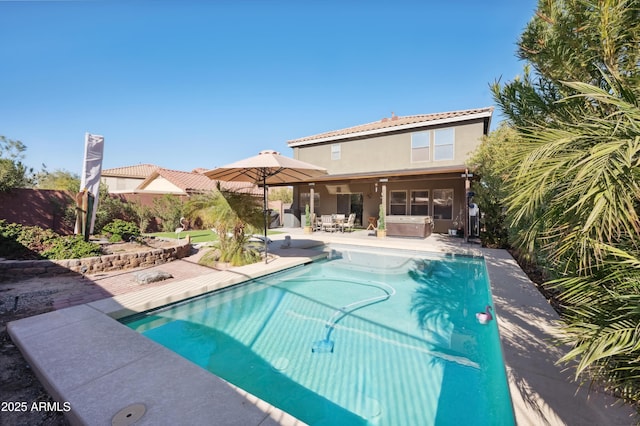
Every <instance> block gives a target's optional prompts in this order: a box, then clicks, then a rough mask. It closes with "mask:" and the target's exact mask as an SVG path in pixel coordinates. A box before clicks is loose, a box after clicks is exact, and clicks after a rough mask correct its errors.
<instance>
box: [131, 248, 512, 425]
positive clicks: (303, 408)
mask: <svg viewBox="0 0 640 426" xmlns="http://www.w3.org/2000/svg"><path fill="white" fill-rule="evenodd" d="M486 305H492V301H491V294H490V290H489V285H488V279H487V272H486V268H485V264H484V260H483V259H482V258H473V257H460V256H444V255H443V256H439V255H425V254H424V253H414V252H405V251H395V252H393V251H389V250H387V249H385V250H384V251H382V250H378V251H376V250H375V249H369V248H367V249H360V248H356V247H349V246H332V251H331V253H330V255H329V258H328V259H327V260H322V261H318V262H313V263H311V264H308V265H304V266H300V267H296V268H293V269H290V270H287V271H284V272H281V273H277V274H273V275H270V276H267V277H264V278H261V279H258V280H252V281H249V282H247V283H245V284H241V285H237V286H234V287H232V288H229V289H226V290H222V291H217V292H215V293H212V294H209V295H205V296H202V297H199V298H197V299H192V300H189V301H186V302H182V303H180V304H177V305H172V306H169V307H165V308H162V309H160V310H155V311H152V312H148V313H145V314H143V315H137V316H135V317H130V318H127V319H124V320H123V322H124V323H125V324H127V325H128V326H129V327H131V328H132V329H134V330H137V331H139V332H140V333H142V334H144V335H145V336H147V337H148V338H150V339H152V340H154V341H156V342H158V343H160V344H162V345H164V346H166V347H167V348H169V349H171V350H173V351H175V352H177V353H179V354H180V355H182V356H184V357H185V358H187V359H189V360H191V361H192V362H194V363H196V364H198V365H200V366H202V367H204V368H206V369H207V370H209V371H211V372H212V373H214V374H216V375H218V376H220V377H222V378H224V379H225V380H227V381H229V382H231V383H233V384H235V385H237V386H239V387H241V388H243V389H245V390H247V391H248V392H250V393H252V394H254V395H256V396H258V397H260V398H261V399H263V400H265V401H268V402H269V403H271V404H273V405H275V406H277V407H279V408H281V409H282V410H284V411H287V412H289V413H291V414H292V415H293V416H295V417H297V418H299V419H300V420H302V421H304V422H306V423H308V424H311V425H369V424H370V425H394V426H395V425H448V424H452V425H460V424H474V425H513V424H515V422H514V417H513V410H512V406H511V399H510V396H509V391H508V387H507V379H506V375H505V368H504V365H503V361H502V353H501V349H500V342H499V336H498V328H497V324H496V321H491V322H489V323H488V324H486V325H482V324H480V323H478V321H477V320H476V317H475V314H476V312H479V311H484V308H485V306H486Z"/></svg>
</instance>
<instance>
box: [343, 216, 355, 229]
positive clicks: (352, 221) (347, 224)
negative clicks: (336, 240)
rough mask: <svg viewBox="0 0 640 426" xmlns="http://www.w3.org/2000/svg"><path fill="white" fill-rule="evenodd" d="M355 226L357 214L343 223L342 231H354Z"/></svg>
mask: <svg viewBox="0 0 640 426" xmlns="http://www.w3.org/2000/svg"><path fill="white" fill-rule="evenodd" d="M355 224H356V214H355V213H351V214H350V215H349V219H347V221H346V222H343V223H342V224H341V225H340V229H341V230H342V232H344V231H345V229H347V230H353V227H354V226H355Z"/></svg>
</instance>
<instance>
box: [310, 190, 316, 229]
mask: <svg viewBox="0 0 640 426" xmlns="http://www.w3.org/2000/svg"><path fill="white" fill-rule="evenodd" d="M315 186H316V184H315V183H313V182H311V183H310V184H309V198H310V200H309V214H310V215H313V212H315V206H314V202H313V201H314V198H315V192H314V189H315ZM311 225H312V226H313V224H311Z"/></svg>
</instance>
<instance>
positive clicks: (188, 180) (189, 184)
mask: <svg viewBox="0 0 640 426" xmlns="http://www.w3.org/2000/svg"><path fill="white" fill-rule="evenodd" d="M158 177H162V178H164V179H166V180H168V181H169V182H171V183H172V184H174V185H175V186H177V187H178V188H180V189H182V190H183V191H184V192H186V193H194V192H207V191H213V190H214V189H216V187H217V181H215V180H211V179H209V178H208V177H206V176H205V175H203V174H202V173H194V172H182V171H179V170H170V169H164V168H162V167H158V168H156V170H154V171H153V172H152V173H151V175H149V177H147V178H146V179H145V180H144V181H143V182H142V183H141V184H140V185H139V186H138V189H144V188H145V187H146V186H147V185H149V184H150V183H151V182H152V181H154V180H155V179H156V178H158ZM220 185H221V187H222V188H223V189H227V190H233V191H242V192H249V193H252V194H253V193H255V194H256V195H260V194H262V192H261V190H259V189H258V187H257V186H256V185H254V184H251V183H246V182H221V183H220Z"/></svg>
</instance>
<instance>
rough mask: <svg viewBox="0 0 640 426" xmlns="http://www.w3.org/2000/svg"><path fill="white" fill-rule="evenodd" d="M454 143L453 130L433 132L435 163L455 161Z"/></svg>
mask: <svg viewBox="0 0 640 426" xmlns="http://www.w3.org/2000/svg"><path fill="white" fill-rule="evenodd" d="M454 141H455V134H454V132H453V128H448V129H438V130H435V131H434V132H433V159H434V160H435V161H438V160H453V149H454V146H455V143H454Z"/></svg>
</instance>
